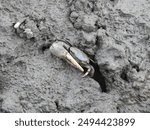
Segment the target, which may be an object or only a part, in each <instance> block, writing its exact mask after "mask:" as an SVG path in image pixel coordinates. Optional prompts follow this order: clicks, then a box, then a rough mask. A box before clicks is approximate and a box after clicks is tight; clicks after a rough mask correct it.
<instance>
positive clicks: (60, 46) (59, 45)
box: [50, 41, 84, 72]
mask: <svg viewBox="0 0 150 130" xmlns="http://www.w3.org/2000/svg"><path fill="white" fill-rule="evenodd" d="M69 47H70V46H69V45H67V44H65V43H64V42H62V41H55V42H54V43H53V44H52V45H51V47H50V52H51V53H52V54H53V55H55V56H57V57H59V58H62V59H64V60H66V61H67V62H68V63H70V64H71V65H73V66H74V67H76V68H77V69H79V70H80V71H82V72H84V69H83V68H82V67H81V66H80V65H79V64H78V62H77V61H76V60H75V59H74V58H73V57H72V56H71V55H70V53H69V52H68V51H67V49H69Z"/></svg>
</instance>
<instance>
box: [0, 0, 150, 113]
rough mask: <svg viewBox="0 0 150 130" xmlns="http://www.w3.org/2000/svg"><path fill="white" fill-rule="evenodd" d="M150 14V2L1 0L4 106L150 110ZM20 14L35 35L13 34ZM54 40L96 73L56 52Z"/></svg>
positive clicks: (0, 106)
mask: <svg viewBox="0 0 150 130" xmlns="http://www.w3.org/2000/svg"><path fill="white" fill-rule="evenodd" d="M149 12H150V2H149V1H147V0H42V1H41V0H9V1H8V0H0V112H27V113H28V112H150V13H149ZM22 19H26V20H27V22H26V25H25V26H26V27H27V28H30V29H31V30H32V31H33V34H34V39H32V40H31V39H28V38H27V37H25V36H24V35H23V34H22V33H20V34H19V35H17V34H16V32H15V30H14V29H13V25H14V23H16V22H18V21H20V20H22ZM55 39H63V40H67V41H69V42H70V43H71V44H72V45H73V46H75V47H78V48H80V49H81V50H82V51H84V52H85V53H86V54H87V55H88V56H89V57H90V58H91V59H92V60H93V62H92V63H91V64H92V65H93V66H94V68H95V70H96V71H95V74H94V76H93V77H89V76H87V77H86V78H81V77H82V75H83V74H82V73H81V72H80V71H78V70H77V69H75V68H73V67H72V66H71V65H69V64H68V63H66V62H64V61H63V60H61V59H59V58H57V57H55V56H53V55H52V54H51V53H50V51H49V47H50V45H51V44H52V41H53V40H55Z"/></svg>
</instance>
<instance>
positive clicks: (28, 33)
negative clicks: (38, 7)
mask: <svg viewBox="0 0 150 130" xmlns="http://www.w3.org/2000/svg"><path fill="white" fill-rule="evenodd" d="M25 24H26V19H25V20H22V21H18V22H16V23H15V24H14V26H13V27H14V29H15V31H16V33H17V34H18V35H19V36H20V37H26V38H27V39H31V38H34V34H33V32H32V30H31V29H30V28H27V27H25Z"/></svg>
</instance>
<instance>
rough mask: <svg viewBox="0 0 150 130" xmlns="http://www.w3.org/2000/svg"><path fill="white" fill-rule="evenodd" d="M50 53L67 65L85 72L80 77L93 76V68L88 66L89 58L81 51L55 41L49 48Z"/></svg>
mask: <svg viewBox="0 0 150 130" xmlns="http://www.w3.org/2000/svg"><path fill="white" fill-rule="evenodd" d="M50 52H51V53H52V54H53V55H55V56H57V57H59V58H61V59H63V60H65V61H67V62H68V63H69V64H71V65H72V66H74V67H75V68H77V69H79V70H80V71H81V72H83V73H84V72H85V73H84V75H83V76H82V77H85V76H87V75H89V76H91V77H92V76H93V75H94V72H95V70H94V68H93V66H92V65H90V58H89V57H88V56H87V55H86V54H85V53H84V52H83V51H81V50H79V49H78V48H76V47H73V46H71V44H70V43H69V42H67V41H62V40H56V41H54V42H53V43H52V45H51V46H50Z"/></svg>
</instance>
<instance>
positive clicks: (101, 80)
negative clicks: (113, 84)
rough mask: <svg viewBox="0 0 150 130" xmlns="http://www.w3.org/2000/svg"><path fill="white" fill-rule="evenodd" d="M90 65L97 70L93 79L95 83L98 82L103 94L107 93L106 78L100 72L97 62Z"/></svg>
mask: <svg viewBox="0 0 150 130" xmlns="http://www.w3.org/2000/svg"><path fill="white" fill-rule="evenodd" d="M90 64H91V65H92V66H93V67H94V69H95V73H94V75H93V77H92V78H93V79H94V80H95V81H97V82H98V83H99V85H100V87H101V90H102V92H107V86H106V82H105V77H104V76H103V74H102V73H101V71H100V68H99V66H98V64H97V63H95V62H90Z"/></svg>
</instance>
